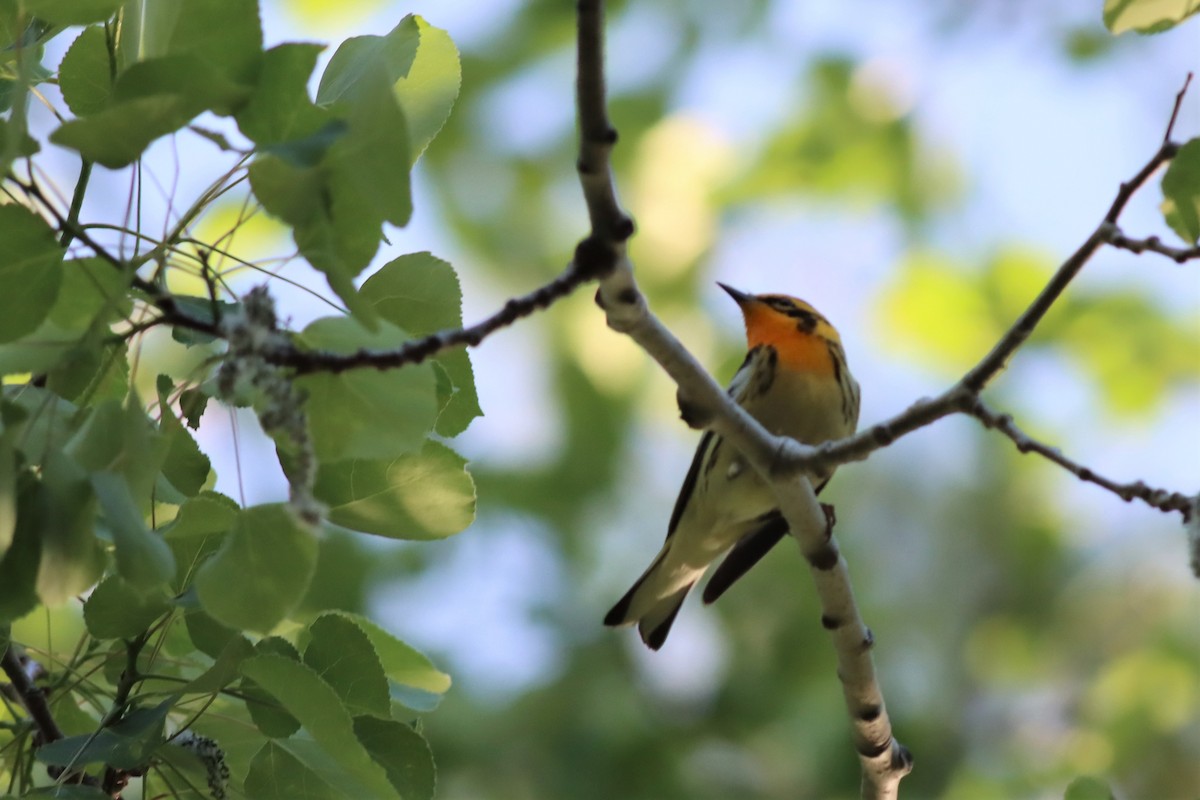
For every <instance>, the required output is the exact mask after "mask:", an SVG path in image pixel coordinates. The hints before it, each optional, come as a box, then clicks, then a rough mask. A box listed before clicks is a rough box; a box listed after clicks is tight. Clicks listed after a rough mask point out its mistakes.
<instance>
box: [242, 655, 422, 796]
mask: <svg viewBox="0 0 1200 800" xmlns="http://www.w3.org/2000/svg"><path fill="white" fill-rule="evenodd" d="M242 673H243V674H244V675H246V676H247V677H248V678H251V679H252V680H254V681H255V683H257V684H258V685H259V686H261V687H262V688H263V689H264V690H266V691H267V692H268V693H270V694H271V695H272V696H273V697H275V699H277V700H278V701H279V702H280V703H281V704H282V705H283V707H284V708H285V709H286V710H287V711H288V712H289V713H290V714H292V715H293V716H294V717H296V719H298V720H299V721H300V723H301V725H303V726H304V729H305V730H306V731H307V732H308V734H309V735H310V736H312V740H313V745H315V747H309V748H306V747H305V743H304V740H302V739H287V740H282V741H280V742H279V745H280V746H281V747H285V748H288V749H289V751H290V752H292V754H293V755H299V753H306V754H308V753H311V754H312V756H317V755H319V754H322V753H323V754H325V755H327V756H328V757H329V758H330V759H332V762H333V763H334V764H335V765H336V767H337V768H338V769H337V773H336V778H335V780H333V781H330V780H329V777H326V778H325V779H326V780H327V781H329V782H330V783H331V785H335V786H338V787H339V789H340V790H341V791H342V792H343V793H345V794H346V795H348V796H350V797H370V798H379V800H386V799H387V798H397V800H398V798H399V797H400V795H399V794H397V793H396V791H395V790H394V789H393V788H392V785H391V783H390V782H389V781H388V778H387V774H386V773H385V771H384V769H383V768H382V767H380V766H379V765H378V764H376V763H375V762H374V761H372V760H371V756H370V755H369V754H368V753H367V751H366V749H365V748H364V747H363V745H362V744H361V743H360V742H359V740H358V738H357V737H356V736H355V735H354V723H353V720H352V719H351V717H350V714H349V713H348V712H347V711H346V709H345V707H344V706H343V705H342V702H341V700H340V699H339V698H338V695H337V693H336V692H334V690H333V689H332V688H330V686H329V685H328V684H327V683H325V682H324V681H323V680H321V678H320V677H319V676H318V675H317V674H316V672H314V671H313V670H312V669H311V668H310V667H308V666H306V665H304V664H299V663H297V662H295V661H292V660H291V659H288V658H285V657H283V656H277V655H261V656H255V657H254V658H251V659H249V660H247V661H246V662H245V663H244V664H243V665H242ZM300 760H301V761H302V762H303V763H306V764H308V765H309V766H310V767H312V768H313V769H314V770H319V769H320V766H321V765H320V762H319V760H318V759H317V758H315V757H308V758H304V757H301V758H300Z"/></svg>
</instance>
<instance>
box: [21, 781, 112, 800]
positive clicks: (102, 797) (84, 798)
mask: <svg viewBox="0 0 1200 800" xmlns="http://www.w3.org/2000/svg"><path fill="white" fill-rule="evenodd" d="M21 796H22V797H48V798H52V800H111V798H112V795H110V794H105V793H104V792H102V791H100V790H99V789H96V788H94V787H92V786H74V785H66V786H43V787H41V788H40V789H34V790H33V791H32V792H26V793H25V794H23V795H21Z"/></svg>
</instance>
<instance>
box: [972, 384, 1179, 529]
mask: <svg viewBox="0 0 1200 800" xmlns="http://www.w3.org/2000/svg"><path fill="white" fill-rule="evenodd" d="M963 411H964V413H967V414H970V415H971V416H972V417H975V419H977V420H979V421H980V422H982V423H983V424H984V427H987V428H992V429H994V430H997V431H999V432H1000V433H1003V434H1004V435H1005V436H1007V437H1008V438H1009V439H1012V442H1013V444H1015V445H1016V446H1017V449H1018V450H1020V451H1021V452H1022V453H1037V454H1038V455H1041V456H1042V457H1044V458H1046V459H1049V460H1050V461H1053V462H1054V463H1055V464H1058V465H1059V466H1060V467H1062V468H1063V469H1065V470H1067V471H1068V472H1070V473H1071V474H1072V475H1074V476H1075V477H1077V478H1079V480H1081V481H1086V482H1088V483H1094V484H1096V485H1097V486H1102V487H1104V488H1105V489H1107V490H1108V491H1110V492H1112V493H1113V494H1115V495H1116V496H1117V497H1120V498H1121V499H1122V500H1124V501H1125V502H1126V503H1128V502H1131V501H1133V500H1135V499H1137V500H1141V501H1142V502H1143V503H1145V504H1146V505H1148V506H1150V507H1152V508H1157V509H1158V510H1160V511H1178V512H1179V513H1181V514H1183V515H1184V516H1185V517H1186V516H1187V515H1189V514H1190V513H1191V510H1192V506H1193V504H1194V503H1195V499H1194V498H1191V497H1188V496H1186V495H1183V494H1180V493H1179V492H1168V491H1166V490H1165V489H1154V488H1151V487H1149V486H1147V485H1146V484H1145V483H1144V482H1143V481H1135V482H1133V483H1117V482H1116V481H1114V480H1111V479H1109V478H1106V477H1104V476H1103V475H1098V474H1097V473H1096V472H1094V471H1093V470H1091V469H1089V468H1088V467H1085V466H1083V465H1082V464H1080V463H1079V462H1077V461H1072V460H1071V459H1069V458H1067V457H1066V456H1065V455H1063V453H1062V451H1061V450H1059V449H1058V448H1057V447H1051V446H1049V445H1046V444H1042V443H1041V442H1039V441H1037V440H1036V439H1034V438H1033V437H1032V436H1030V435H1029V434H1027V433H1025V432H1024V431H1022V430H1021V429H1020V428H1018V427H1017V424H1016V422H1015V421H1014V420H1013V418H1012V415H1011V414H1001V413H998V412H996V411H993V410H992V409H991V408H989V407H988V406H987V404H986V403H984V402H983V400H981V399H980V398H978V397H975V398H973V399H972V402H970V403H967V404H965V405H964V407H963Z"/></svg>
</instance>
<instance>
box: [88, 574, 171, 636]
mask: <svg viewBox="0 0 1200 800" xmlns="http://www.w3.org/2000/svg"><path fill="white" fill-rule="evenodd" d="M170 607H171V604H170V602H169V601H168V600H167V598H166V596H165V595H164V594H162V593H161V592H157V593H145V592H141V591H139V590H137V589H135V588H134V587H133V586H130V585H129V583H128V582H126V581H125V579H124V578H122V577H121V576H120V575H110V576H108V577H107V578H105V579H104V580H102V581H100V585H98V586H97V587H96V588H95V589H93V590H92V594H91V596H89V597H88V599H87V602H85V603H84V604H83V621H84V623H85V624H86V625H87V629H88V632H89V633H90V634H92V636H95V637H96V638H97V639H132V638H134V637H135V636H139V635H140V634H142V633H144V632H145V631H146V629H147V628H149V627H150V626H151V625H152V624H153V623H154V621H155V620H156V619H158V618H159V617H161V616H162V615H163V614H165V613H166V612H167V611H168V609H170Z"/></svg>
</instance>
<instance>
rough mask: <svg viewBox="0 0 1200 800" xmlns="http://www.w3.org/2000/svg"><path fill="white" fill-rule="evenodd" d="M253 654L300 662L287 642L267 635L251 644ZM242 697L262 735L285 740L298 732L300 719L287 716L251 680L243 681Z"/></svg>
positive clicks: (268, 695) (297, 655)
mask: <svg viewBox="0 0 1200 800" xmlns="http://www.w3.org/2000/svg"><path fill="white" fill-rule="evenodd" d="M254 652H255V654H256V655H276V656H281V657H283V658H287V659H290V660H291V661H295V662H297V663H299V662H300V653H299V652H298V651H297V650H296V648H295V646H294V645H293V644H292V643H291V642H289V641H288V640H287V639H283V638H281V637H279V636H268V637H267V638H265V639H261V640H260V641H259V642H258V643H257V644H256V645H254ZM242 695H243V696H244V697H245V700H246V710H247V711H248V712H249V713H250V719H252V720H253V721H254V724H255V726H257V728H258V729H259V730H260V731H262V733H263V735H264V736H270V737H271V738H273V739H286V738H287V737H289V736H291V735H292V734H293V733H295V732H296V731H298V730H300V720H298V719H296V718H295V717H293V716H292V715H291V714H289V713H288V712H287V711H286V710H285V709H284V708H283V707H282V706H280V704H279V701H278V700H276V699H275V698H274V697H273V696H272V695H270V694H268V693H267V691H266V690H265V689H263V688H262V687H261V686H259V685H258V684H257V683H255V682H254V681H253V680H251V679H250V678H245V677H243V679H242Z"/></svg>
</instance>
